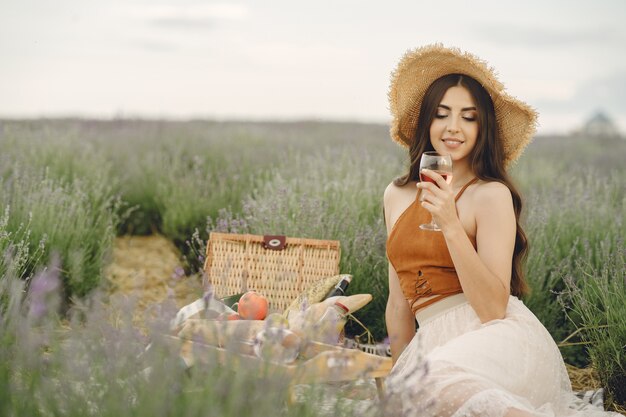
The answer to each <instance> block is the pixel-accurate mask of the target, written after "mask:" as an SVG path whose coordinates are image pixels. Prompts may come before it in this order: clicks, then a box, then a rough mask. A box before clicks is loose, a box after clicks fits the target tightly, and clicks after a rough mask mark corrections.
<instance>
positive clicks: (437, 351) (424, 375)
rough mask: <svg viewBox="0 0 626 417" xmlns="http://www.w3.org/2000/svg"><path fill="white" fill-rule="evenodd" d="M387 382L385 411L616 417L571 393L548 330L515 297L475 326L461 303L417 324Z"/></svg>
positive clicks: (452, 416) (451, 416)
mask: <svg viewBox="0 0 626 417" xmlns="http://www.w3.org/2000/svg"><path fill="white" fill-rule="evenodd" d="M386 385H387V390H388V393H389V398H390V401H389V402H388V407H390V408H389V410H387V411H389V413H390V415H398V414H400V415H403V416H407V417H409V416H410V417H413V416H415V417H417V416H420V417H422V416H437V417H464V416H472V417H473V416H476V417H478V416H481V417H485V416H490V417H500V416H506V414H507V412H509V411H511V410H513V411H515V410H522V411H525V412H527V413H528V414H529V415H531V416H538V417H539V416H540V417H556V416H559V417H560V416H598V417H600V416H602V417H606V416H616V417H621V415H620V414H617V413H609V412H606V411H603V410H602V409H600V408H597V407H595V406H593V405H591V404H586V405H584V404H582V400H580V399H579V398H577V397H576V396H575V395H574V393H573V392H572V388H571V384H570V380H569V377H568V374H567V370H566V368H565V364H564V363H563V358H562V356H561V353H560V352H559V349H558V347H557V346H556V344H555V343H554V340H553V339H552V336H551V335H550V333H548V331H547V330H546V329H545V327H544V326H543V325H542V324H541V322H540V321H539V320H538V319H537V318H536V317H535V315H534V314H533V313H532V312H531V311H530V310H528V308H527V307H526V306H525V305H524V303H523V302H522V301H520V300H519V299H518V298H516V297H514V296H510V297H509V302H508V306H507V313H506V317H505V318H504V319H502V320H492V321H490V322H487V323H484V324H482V323H481V322H480V320H479V318H478V316H477V315H476V313H475V312H474V309H473V308H472V307H471V306H470V304H469V303H468V302H467V301H464V302H462V303H460V304H458V305H456V306H454V307H451V308H449V309H447V310H445V311H444V312H442V313H439V314H438V315H436V316H435V317H432V318H430V319H429V320H428V321H427V322H425V323H420V328H419V330H418V331H417V333H416V335H415V337H414V338H413V340H412V341H411V343H410V344H409V345H408V346H407V347H406V349H405V350H404V352H402V354H401V355H400V357H399V358H398V361H397V362H396V364H395V366H394V367H393V369H392V371H391V374H390V375H389V377H388V378H387V384H386Z"/></svg>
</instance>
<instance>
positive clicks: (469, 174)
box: [451, 160, 476, 188]
mask: <svg viewBox="0 0 626 417" xmlns="http://www.w3.org/2000/svg"><path fill="white" fill-rule="evenodd" d="M475 176H476V175H475V174H474V172H473V171H472V169H471V168H470V166H469V163H468V162H467V161H465V160H463V161H458V162H456V161H455V162H454V163H453V164H452V184H451V185H452V188H461V187H463V186H464V185H465V184H467V182H468V181H470V180H471V179H472V178H474V177H475Z"/></svg>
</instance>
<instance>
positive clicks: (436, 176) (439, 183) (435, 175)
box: [421, 169, 448, 190]
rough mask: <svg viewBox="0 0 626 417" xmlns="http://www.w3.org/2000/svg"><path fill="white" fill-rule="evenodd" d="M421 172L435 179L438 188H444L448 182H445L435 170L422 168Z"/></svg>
mask: <svg viewBox="0 0 626 417" xmlns="http://www.w3.org/2000/svg"><path fill="white" fill-rule="evenodd" d="M421 172H422V173H423V174H424V175H426V176H427V177H429V178H431V179H433V180H435V182H436V183H437V186H438V187H439V188H441V189H444V190H445V189H446V188H447V187H448V183H447V182H446V180H445V179H444V178H443V177H442V176H441V175H440V174H438V173H437V172H435V171H433V170H430V169H422V171H421Z"/></svg>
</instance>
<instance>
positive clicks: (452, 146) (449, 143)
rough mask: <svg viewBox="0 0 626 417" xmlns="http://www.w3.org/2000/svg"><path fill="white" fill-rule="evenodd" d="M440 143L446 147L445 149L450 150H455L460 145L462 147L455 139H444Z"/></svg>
mask: <svg viewBox="0 0 626 417" xmlns="http://www.w3.org/2000/svg"><path fill="white" fill-rule="evenodd" d="M441 141H442V142H443V144H444V145H446V147H447V148H450V149H456V148H458V147H460V146H461V145H463V141H462V140H460V139H456V138H446V139H441Z"/></svg>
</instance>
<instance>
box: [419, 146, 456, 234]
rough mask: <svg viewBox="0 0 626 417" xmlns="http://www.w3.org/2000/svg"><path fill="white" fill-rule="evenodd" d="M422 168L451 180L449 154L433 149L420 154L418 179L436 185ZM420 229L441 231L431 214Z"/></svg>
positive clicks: (450, 159)
mask: <svg viewBox="0 0 626 417" xmlns="http://www.w3.org/2000/svg"><path fill="white" fill-rule="evenodd" d="M424 169H429V170H431V171H435V172H436V173H437V174H439V175H441V176H442V177H443V179H444V180H445V181H446V182H447V183H448V184H450V183H451V182H452V158H451V157H450V155H441V154H438V153H437V152H434V151H428V152H424V153H423V154H422V159H420V181H428V182H432V183H433V184H435V185H437V183H436V182H435V180H434V179H432V178H430V177H429V176H427V175H426V174H425V173H423V171H422V170H424ZM423 192H424V191H423V190H422V193H423ZM420 199H421V201H424V199H423V195H422V197H420ZM420 229H422V230H432V231H434V232H440V231H441V229H440V228H439V226H437V223H435V219H433V218H432V216H431V221H430V223H426V224H421V225H420Z"/></svg>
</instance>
